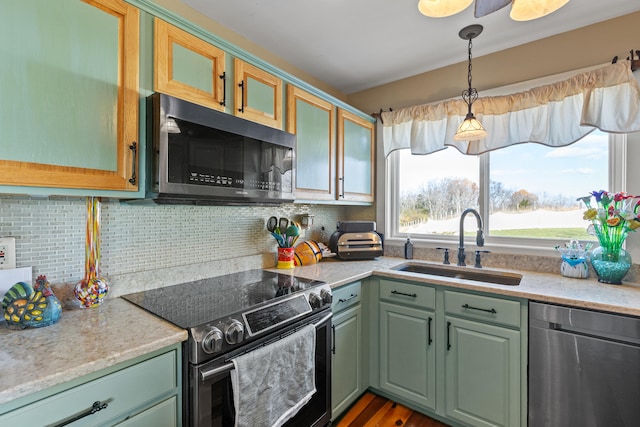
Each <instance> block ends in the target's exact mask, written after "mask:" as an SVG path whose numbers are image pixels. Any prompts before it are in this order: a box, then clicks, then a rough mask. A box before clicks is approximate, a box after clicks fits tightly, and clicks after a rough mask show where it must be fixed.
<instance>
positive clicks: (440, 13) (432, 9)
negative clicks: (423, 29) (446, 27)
mask: <svg viewBox="0 0 640 427" xmlns="http://www.w3.org/2000/svg"><path fill="white" fill-rule="evenodd" d="M472 1H473V0H420V1H419V2H418V10H419V11H420V13H422V14H423V15H425V16H428V17H430V18H444V17H445V16H451V15H455V14H456V13H459V12H462V11H463V10H465V9H466V8H467V7H469V5H470V4H471V2H472Z"/></svg>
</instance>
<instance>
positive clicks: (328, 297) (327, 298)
mask: <svg viewBox="0 0 640 427" xmlns="http://www.w3.org/2000/svg"><path fill="white" fill-rule="evenodd" d="M320 297H321V298H322V302H323V303H325V304H331V303H332V302H333V294H332V293H331V291H330V290H328V289H323V290H321V291H320Z"/></svg>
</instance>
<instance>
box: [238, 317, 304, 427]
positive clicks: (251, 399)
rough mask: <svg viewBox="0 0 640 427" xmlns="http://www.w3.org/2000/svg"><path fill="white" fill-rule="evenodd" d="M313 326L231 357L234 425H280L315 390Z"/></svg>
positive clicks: (265, 426)
mask: <svg viewBox="0 0 640 427" xmlns="http://www.w3.org/2000/svg"><path fill="white" fill-rule="evenodd" d="M315 354H316V328H315V326H314V325H307V326H305V327H304V328H302V329H300V330H299V331H297V332H294V333H293V334H291V335H289V336H287V337H285V338H282V339H281V340H278V341H276V342H274V343H272V344H269V345H267V346H264V347H260V348H258V349H256V350H253V351H251V352H249V353H247V354H244V355H241V356H238V357H236V358H234V359H232V361H233V365H234V367H235V369H233V370H232V371H231V384H232V386H233V404H234V407H235V409H236V420H235V425H236V427H279V426H281V425H282V424H284V423H285V422H286V421H287V420H288V419H289V418H291V417H293V416H294V415H295V414H296V413H297V412H298V411H299V410H300V408H302V407H303V406H304V405H305V404H306V403H307V402H308V401H309V400H310V399H311V396H313V394H314V393H315V392H316V380H315V364H316V360H315V359H316V357H315Z"/></svg>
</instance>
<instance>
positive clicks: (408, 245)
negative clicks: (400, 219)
mask: <svg viewBox="0 0 640 427" xmlns="http://www.w3.org/2000/svg"><path fill="white" fill-rule="evenodd" d="M404 257H405V259H413V243H412V242H411V237H409V236H407V241H406V242H405V244H404Z"/></svg>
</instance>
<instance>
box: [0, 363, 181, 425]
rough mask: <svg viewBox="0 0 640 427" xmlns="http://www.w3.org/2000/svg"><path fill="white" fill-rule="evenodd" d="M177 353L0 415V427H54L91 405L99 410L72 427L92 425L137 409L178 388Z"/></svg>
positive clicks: (139, 364)
mask: <svg viewBox="0 0 640 427" xmlns="http://www.w3.org/2000/svg"><path fill="white" fill-rule="evenodd" d="M176 363H177V354H176V351H171V352H168V353H165V354H162V355H160V356H157V357H154V358H153V359H149V360H145V361H144V362H141V363H138V364H137V365H133V366H130V367H128V368H125V369H122V370H121V371H117V372H114V373H112V374H109V375H106V376H104V377H101V378H98V379H95V380H93V381H90V382H88V383H85V384H82V385H79V386H77V387H74V388H72V389H69V390H66V391H64V392H62V393H58V394H55V395H53V396H50V397H47V398H45V399H42V400H39V401H37V402H34V403H32V404H29V405H27V406H24V407H22V408H18V409H16V410H15V411H11V412H9V413H7V414H5V415H2V416H0V425H25V424H23V423H24V422H25V420H28V424H29V425H32V426H44V425H57V424H58V423H60V422H61V421H62V420H66V419H68V418H71V417H75V416H79V415H80V414H83V413H84V412H86V411H87V410H88V409H91V408H92V405H93V404H94V402H99V403H102V404H104V403H106V404H107V406H106V407H104V408H103V409H101V410H99V411H97V412H95V413H93V414H91V415H88V416H85V417H83V418H80V419H79V420H78V421H75V422H74V423H73V425H74V426H78V427H79V426H96V425H101V424H104V423H106V422H107V421H109V420H112V419H113V418H114V417H118V416H121V415H123V414H127V413H128V412H130V411H132V410H134V409H137V408H140V407H141V406H142V405H143V404H145V403H147V402H149V401H152V400H153V399H155V398H156V397H158V396H160V395H162V394H165V393H167V392H170V391H172V390H175V388H176V387H177V385H178V376H177V371H176Z"/></svg>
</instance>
